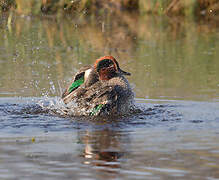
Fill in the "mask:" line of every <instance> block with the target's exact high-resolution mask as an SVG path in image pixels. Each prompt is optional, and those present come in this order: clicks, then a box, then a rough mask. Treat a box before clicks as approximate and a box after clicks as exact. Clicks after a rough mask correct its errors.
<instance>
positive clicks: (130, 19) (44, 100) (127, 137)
mask: <svg viewBox="0 0 219 180" xmlns="http://www.w3.org/2000/svg"><path fill="white" fill-rule="evenodd" d="M112 19H113V18H112V17H102V19H101V18H99V19H97V20H92V19H89V20H87V19H83V18H76V19H72V18H66V19H54V18H52V17H46V18H39V17H36V18H30V17H17V16H13V18H12V24H8V21H7V15H6V16H1V19H0V34H1V36H0V122H1V123H0V162H1V163H0V179H72V178H74V179H84V180H85V179H87V180H92V179H207V180H214V179H219V143H218V136H219V102H218V100H219V71H218V69H219V61H218V57H219V54H218V52H219V31H218V27H217V25H215V24H210V23H206V22H205V23H194V22H190V21H186V20H185V21H180V20H173V19H165V18H154V17H148V16H142V17H135V16H128V15H124V16H122V17H121V18H120V19H119V21H116V20H115V18H114V19H113V20H114V21H112ZM103 22H104V23H103ZM109 53H110V54H112V55H114V56H116V57H117V58H118V61H119V62H120V64H121V67H122V68H123V69H124V70H126V71H129V72H131V73H132V76H131V77H130V78H129V82H130V83H131V85H132V87H133V90H134V92H135V94H136V98H135V105H136V111H135V112H133V113H132V114H130V115H126V116H120V117H94V118H93V117H68V116H67V117H66V116H64V115H63V114H62V111H61V107H62V102H61V100H60V98H59V96H60V94H61V92H62V89H63V88H64V87H65V86H66V83H67V82H68V81H69V80H70V79H71V76H72V75H73V74H74V72H76V71H77V69H78V68H79V67H81V66H82V65H85V64H91V63H93V61H94V60H95V59H96V58H98V57H99V56H102V55H105V54H109ZM137 109H139V110H137Z"/></svg>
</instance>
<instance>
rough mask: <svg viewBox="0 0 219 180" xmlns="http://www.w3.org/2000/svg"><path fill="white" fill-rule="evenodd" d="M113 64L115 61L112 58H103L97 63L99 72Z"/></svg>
mask: <svg viewBox="0 0 219 180" xmlns="http://www.w3.org/2000/svg"><path fill="white" fill-rule="evenodd" d="M113 65H114V62H113V61H112V60H111V59H103V60H102V61H100V62H99V63H98V64H97V72H99V71H100V69H102V70H103V69H106V68H108V67H110V66H113Z"/></svg>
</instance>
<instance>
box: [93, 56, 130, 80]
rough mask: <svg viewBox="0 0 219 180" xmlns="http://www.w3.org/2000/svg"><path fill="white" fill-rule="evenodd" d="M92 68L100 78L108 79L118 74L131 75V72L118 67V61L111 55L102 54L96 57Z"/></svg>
mask: <svg viewBox="0 0 219 180" xmlns="http://www.w3.org/2000/svg"><path fill="white" fill-rule="evenodd" d="M94 69H95V70H96V72H97V73H98V75H99V78H100V80H109V79H111V78H113V77H116V76H120V75H127V76H130V75H131V73H129V72H125V71H123V70H122V69H120V67H119V63H118V62H117V61H116V59H115V58H114V57H113V56H103V57H101V58H99V59H97V60H96V62H95V64H94Z"/></svg>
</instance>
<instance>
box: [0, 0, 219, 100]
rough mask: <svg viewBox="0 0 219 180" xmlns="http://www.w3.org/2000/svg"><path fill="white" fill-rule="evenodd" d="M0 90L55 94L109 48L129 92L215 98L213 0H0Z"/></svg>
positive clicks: (216, 19) (217, 9)
mask: <svg viewBox="0 0 219 180" xmlns="http://www.w3.org/2000/svg"><path fill="white" fill-rule="evenodd" d="M0 11H1V13H0V34H1V36H0V63H1V66H0V92H1V93H0V96H43V95H49V96H59V95H60V94H61V92H62V91H63V89H64V88H65V86H66V84H67V82H69V81H70V79H71V78H72V76H73V74H74V73H75V72H76V71H77V69H78V68H80V67H81V66H82V65H85V64H92V63H93V62H94V61H95V59H96V58H98V57H100V56H103V55H107V54H111V55H113V56H115V57H116V58H117V60H118V61H119V62H120V64H121V66H122V68H123V69H125V70H127V71H130V72H131V73H132V76H131V77H130V79H129V81H130V82H131V84H132V87H133V88H134V91H135V93H136V97H138V98H149V99H154V98H155V99H156V98H158V99H163V98H164V99H185V100H217V99H218V94H219V90H218V89H219V80H218V79H219V71H218V69H219V61H218V59H219V34H218V27H219V2H218V1H217V0H147V1H145V0H108V1H104V0H93V1H91V0H71V1H70V0H42V1H40V0H38V1H36V0H1V1H0Z"/></svg>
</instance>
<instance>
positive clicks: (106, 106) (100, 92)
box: [63, 56, 134, 115]
mask: <svg viewBox="0 0 219 180" xmlns="http://www.w3.org/2000/svg"><path fill="white" fill-rule="evenodd" d="M82 71H84V74H86V71H87V72H88V73H87V74H88V76H87V77H86V78H85V80H84V83H83V84H82V85H81V86H79V87H78V88H77V89H75V90H74V91H73V92H71V93H69V94H67V93H64V96H63V101H64V102H65V103H66V104H68V103H69V102H71V101H74V102H75V103H76V104H77V107H78V108H77V110H79V111H80V110H83V113H82V114H84V115H89V114H92V115H99V114H120V113H122V112H124V111H126V110H127V109H128V108H129V106H130V104H132V101H133V97H134V96H133V92H132V90H131V87H130V85H129V83H128V81H127V79H126V78H125V77H124V75H130V73H127V72H125V71H122V70H121V69H120V67H119V64H118V62H117V61H116V60H115V58H114V57H112V56H104V57H102V58H100V59H98V60H96V62H95V64H94V66H92V67H91V66H89V68H88V67H87V68H83V69H82ZM82 71H81V70H79V72H78V73H77V74H80V72H82ZM77 74H76V76H77ZM75 79H77V78H76V77H75V78H74V79H73V81H74V80H75ZM99 105H101V108H100V110H99V109H98V111H97V112H96V111H95V113H94V110H95V108H97V107H98V106H99Z"/></svg>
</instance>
